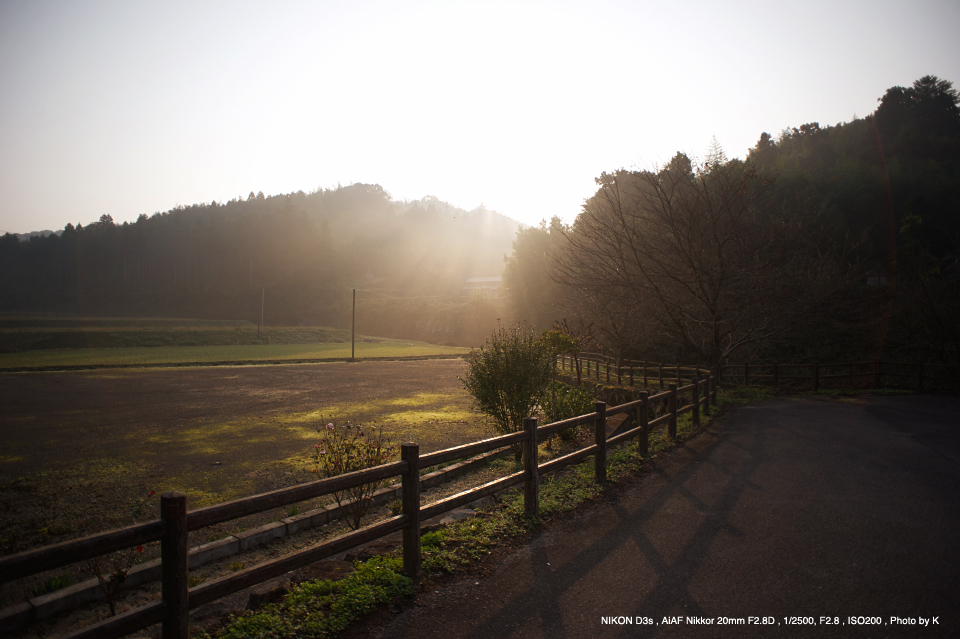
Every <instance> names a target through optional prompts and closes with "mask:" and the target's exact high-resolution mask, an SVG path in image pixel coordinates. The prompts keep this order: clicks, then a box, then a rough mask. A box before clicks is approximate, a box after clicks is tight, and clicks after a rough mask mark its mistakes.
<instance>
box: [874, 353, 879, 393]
mask: <svg viewBox="0 0 960 639" xmlns="http://www.w3.org/2000/svg"><path fill="white" fill-rule="evenodd" d="M874 370H875V371H876V374H875V376H874V378H873V387H874V388H880V360H879V359H878V360H876V361H875V362H874Z"/></svg>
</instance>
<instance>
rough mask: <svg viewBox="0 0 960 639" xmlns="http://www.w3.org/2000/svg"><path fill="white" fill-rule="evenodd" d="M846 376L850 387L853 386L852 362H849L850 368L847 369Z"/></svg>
mask: <svg viewBox="0 0 960 639" xmlns="http://www.w3.org/2000/svg"><path fill="white" fill-rule="evenodd" d="M847 374H848V376H849V378H850V388H854V385H853V362H850V370H849V371H848V373H847Z"/></svg>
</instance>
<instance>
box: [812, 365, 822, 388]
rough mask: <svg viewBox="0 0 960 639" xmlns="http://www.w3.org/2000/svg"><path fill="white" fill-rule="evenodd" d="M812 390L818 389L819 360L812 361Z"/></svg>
mask: <svg viewBox="0 0 960 639" xmlns="http://www.w3.org/2000/svg"><path fill="white" fill-rule="evenodd" d="M812 375H813V390H815V391H816V390H820V362H814V363H813V373H812Z"/></svg>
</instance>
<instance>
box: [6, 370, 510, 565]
mask: <svg viewBox="0 0 960 639" xmlns="http://www.w3.org/2000/svg"><path fill="white" fill-rule="evenodd" d="M461 367H462V362H461V361H460V360H426V361H403V362H359V363H331V364H317V365H299V366H244V367H230V368H228V367H218V368H196V369H187V370H156V369H154V370H144V369H141V370H123V371H110V372H108V373H104V372H84V373H31V374H7V375H0V405H2V406H3V411H2V413H0V554H3V555H5V554H9V553H13V552H19V551H22V550H24V549H27V548H30V547H35V546H39V545H44V544H49V543H54V542H57V541H62V540H64V539H69V538H73V537H77V536H81V535H83V534H89V533H90V532H94V531H96V530H101V529H109V528H112V527H115V526H120V525H126V524H129V523H132V522H133V521H134V520H135V519H136V520H138V521H142V520H144V519H147V518H150V517H155V516H157V510H158V498H157V497H156V496H154V497H148V495H149V493H150V491H154V492H156V493H157V495H159V494H160V493H161V492H163V491H166V490H173V489H176V490H182V491H183V492H185V493H186V494H187V495H188V507H189V508H196V507H199V506H203V505H207V504H210V503H216V502H220V501H225V500H227V499H234V498H236V497H240V496H243V495H248V494H253V493H256V492H260V491H264V490H270V489H273V488H278V487H281V486H286V485H290V484H294V483H299V482H303V481H307V480H310V479H313V478H315V476H314V475H313V473H312V472H311V470H312V467H313V465H312V462H311V460H310V453H311V451H312V449H313V444H314V443H316V442H317V432H316V429H317V426H318V425H320V424H321V423H325V422H326V421H330V420H332V419H336V420H343V419H350V420H351V421H353V420H357V421H360V422H362V423H364V424H369V423H373V422H376V423H379V424H382V425H383V427H384V432H385V433H388V434H389V435H390V438H391V439H392V441H393V442H394V443H399V442H400V441H417V442H419V443H420V445H421V451H422V452H428V451H431V450H438V449H441V448H445V447H448V446H454V445H457V444H461V443H466V442H469V441H474V440H477V439H481V438H483V437H488V436H491V435H492V434H493V433H492V430H491V429H490V428H489V427H488V426H487V425H486V424H485V422H484V419H483V418H482V417H481V416H480V415H479V414H478V413H476V412H475V411H474V410H473V409H472V408H471V401H470V398H469V397H468V396H467V394H466V393H465V392H464V391H463V389H462V386H461V384H460V382H459V380H458V379H457V375H458V374H459V373H460V371H461Z"/></svg>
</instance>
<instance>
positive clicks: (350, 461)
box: [313, 422, 396, 530]
mask: <svg viewBox="0 0 960 639" xmlns="http://www.w3.org/2000/svg"><path fill="white" fill-rule="evenodd" d="M318 431H319V432H320V433H321V435H322V436H321V438H320V443H319V444H316V445H315V446H314V447H313V463H314V470H313V472H315V473H316V474H317V477H318V478H320V479H324V478H327V477H336V476H337V475H343V474H345V473H352V472H355V471H358V470H365V469H367V468H373V467H374V466H379V465H380V464H383V463H384V462H386V461H387V460H389V459H390V457H391V456H392V454H393V450H394V449H395V448H396V447H395V446H391V445H390V443H389V440H387V439H386V438H384V436H383V428H382V427H381V428H377V429H373V428H371V429H369V430H366V431H365V430H363V427H362V426H361V425H360V424H357V425H356V426H354V425H352V424H351V423H350V422H345V423H343V424H341V425H337V424H335V423H333V422H331V423H329V424H327V426H326V428H324V429H322V430H321V429H318ZM382 485H384V482H371V483H369V484H361V485H359V486H355V487H354V488H348V489H347V490H345V491H342V492H335V493H333V498H334V499H335V500H336V502H337V506H339V507H340V509H341V512H344V515H345V516H344V521H346V522H347V525H349V526H350V527H351V528H353V529H354V530H356V529H358V528H360V520H361V519H362V518H363V516H364V515H365V514H366V512H367V509H368V508H369V507H370V497H371V496H372V495H373V493H374V492H376V490H377V489H378V488H380V487H381V486H382ZM348 498H351V499H352V500H353V502H352V505H351V506H350V511H351V512H350V514H351V515H352V519H351V518H348V517H346V512H345V510H344V507H343V502H345V501H346V500H347V499H348Z"/></svg>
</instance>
